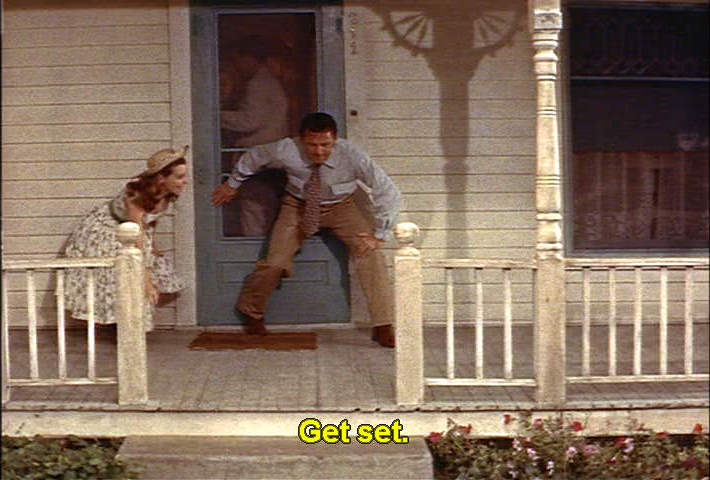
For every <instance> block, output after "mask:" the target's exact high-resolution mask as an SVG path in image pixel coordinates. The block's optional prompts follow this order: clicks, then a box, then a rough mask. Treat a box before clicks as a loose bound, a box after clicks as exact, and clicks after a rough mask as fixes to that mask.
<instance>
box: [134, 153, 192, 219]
mask: <svg viewBox="0 0 710 480" xmlns="http://www.w3.org/2000/svg"><path fill="white" fill-rule="evenodd" d="M186 164H187V161H186V160H185V159H184V158H178V159H177V160H175V161H173V162H171V163H169V164H168V165H166V166H165V167H164V168H163V169H162V170H160V171H159V172H156V173H154V174H152V175H141V176H140V177H138V178H137V179H136V180H133V181H132V182H128V184H127V185H126V191H127V193H128V197H129V198H130V199H131V201H132V202H133V203H134V204H136V205H137V206H139V207H140V208H142V209H143V210H145V211H146V212H152V211H153V209H154V208H155V206H156V205H157V204H158V202H159V201H160V199H159V198H158V195H160V194H161V193H162V192H160V191H159V190H158V175H162V176H163V177H167V176H168V175H170V174H172V173H173V169H174V168H175V167H177V166H178V165H186ZM164 198H166V199H167V200H168V201H169V202H174V201H175V200H176V199H177V195H175V194H174V193H168V195H167V196H166V197H164Z"/></svg>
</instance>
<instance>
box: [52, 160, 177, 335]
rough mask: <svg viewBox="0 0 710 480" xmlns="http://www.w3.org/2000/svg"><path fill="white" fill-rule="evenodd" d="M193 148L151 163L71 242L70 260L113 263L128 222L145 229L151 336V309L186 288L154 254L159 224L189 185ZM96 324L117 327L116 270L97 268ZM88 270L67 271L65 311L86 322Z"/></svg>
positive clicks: (147, 313) (143, 244) (143, 245)
mask: <svg viewBox="0 0 710 480" xmlns="http://www.w3.org/2000/svg"><path fill="white" fill-rule="evenodd" d="M187 149H188V147H187V146H185V147H183V148H182V149H180V150H173V149H171V148H167V149H164V150H160V151H158V152H156V153H154V154H153V155H152V156H151V157H150V158H149V159H148V167H147V169H146V170H145V171H144V172H143V173H141V174H140V175H139V176H138V177H136V178H134V179H131V180H130V181H129V182H128V183H127V184H126V186H125V187H124V188H123V190H122V191H121V193H120V194H119V195H118V196H116V197H115V198H114V199H112V200H110V201H108V202H106V203H104V204H102V205H98V206H97V207H95V208H94V209H93V210H91V212H89V214H88V215H87V216H86V217H84V219H83V220H82V221H81V223H80V224H79V225H78V226H77V227H76V229H74V232H73V233H72V234H71V235H70V236H69V239H68V241H67V245H66V247H65V253H66V256H67V257H111V256H115V255H117V254H118V251H119V249H120V248H121V244H120V242H119V241H118V239H117V237H116V231H117V228H118V226H119V225H120V224H121V223H123V222H135V223H137V224H138V225H140V227H141V232H142V235H141V238H140V240H139V242H138V247H139V248H140V249H141V250H142V251H143V261H144V265H145V292H146V299H145V300H146V301H145V304H144V308H143V312H144V313H143V318H144V321H145V326H146V331H150V330H152V328H153V322H152V318H153V315H152V313H153V312H152V306H153V305H156V304H157V303H158V299H159V296H160V294H171V293H176V292H178V291H179V290H181V289H182V288H183V284H182V281H181V280H180V279H179V278H178V277H177V276H176V275H175V273H174V271H173V267H172V264H171V262H170V260H169V259H168V258H167V257H164V256H162V255H160V254H158V253H157V252H156V251H154V248H153V234H154V232H155V224H156V222H157V220H158V218H160V217H161V216H162V215H163V214H165V213H166V211H167V210H168V208H169V207H170V206H171V205H172V204H173V202H175V200H177V198H178V196H179V195H180V193H182V190H183V188H184V187H185V184H186V183H187V162H186V160H185V154H186V153H187ZM95 278H96V282H95V296H94V318H95V320H96V323H100V324H110V323H116V318H115V316H114V301H115V298H116V278H115V273H114V269H112V268H98V269H96V272H95ZM87 283H88V274H87V271H86V270H85V269H78V268H72V269H68V270H67V274H66V288H65V305H66V308H67V309H68V310H69V311H71V314H72V316H73V317H74V318H78V319H81V320H87V318H88V316H87V305H86V290H87Z"/></svg>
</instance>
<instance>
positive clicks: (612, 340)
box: [609, 267, 616, 377]
mask: <svg viewBox="0 0 710 480" xmlns="http://www.w3.org/2000/svg"><path fill="white" fill-rule="evenodd" d="M609 376H611V377H614V376H616V269H615V268H614V267H611V268H609Z"/></svg>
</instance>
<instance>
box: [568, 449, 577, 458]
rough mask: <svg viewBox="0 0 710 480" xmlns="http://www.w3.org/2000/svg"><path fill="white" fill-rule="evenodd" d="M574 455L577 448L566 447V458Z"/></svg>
mask: <svg viewBox="0 0 710 480" xmlns="http://www.w3.org/2000/svg"><path fill="white" fill-rule="evenodd" d="M575 455H577V449H576V448H574V447H569V448H568V449H567V458H572V457H574V456H575Z"/></svg>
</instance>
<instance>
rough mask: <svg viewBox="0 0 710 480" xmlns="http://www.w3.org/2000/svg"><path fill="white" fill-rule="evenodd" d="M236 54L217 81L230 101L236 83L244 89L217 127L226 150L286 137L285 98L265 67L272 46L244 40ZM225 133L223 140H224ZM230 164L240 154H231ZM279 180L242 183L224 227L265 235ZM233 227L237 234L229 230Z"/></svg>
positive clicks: (257, 38) (269, 178)
mask: <svg viewBox="0 0 710 480" xmlns="http://www.w3.org/2000/svg"><path fill="white" fill-rule="evenodd" d="M238 46H239V51H238V53H237V55H236V56H235V58H234V60H233V61H231V62H225V65H224V72H222V73H223V74H222V75H221V77H220V90H221V92H220V95H221V97H222V98H225V99H226V98H229V97H230V96H231V94H232V91H233V90H235V88H234V87H235V84H236V83H239V84H242V85H244V86H243V94H242V95H241V96H240V98H239V100H238V102H237V104H236V106H235V107H236V108H230V109H223V110H222V111H221V112H220V122H221V128H222V132H223V138H224V139H228V140H227V141H226V142H225V141H224V140H223V142H222V144H223V145H225V146H230V147H231V146H239V147H252V146H254V145H260V144H263V143H267V142H273V141H275V140H278V139H280V138H283V137H285V136H286V135H288V133H289V132H288V123H289V122H288V98H287V96H286V92H285V90H284V88H283V86H282V85H281V82H280V81H279V79H278V78H277V77H276V75H274V74H273V73H272V71H271V69H270V68H269V66H268V64H269V61H272V62H276V61H277V58H276V57H277V55H276V52H277V48H276V47H275V45H274V44H273V42H270V41H268V40H267V39H266V38H263V37H260V36H258V35H249V36H246V37H243V38H241V39H240V40H239V42H238ZM225 134H226V135H225ZM234 157H235V161H236V160H237V159H238V158H239V154H238V153H235V154H234ZM279 179H280V177H278V176H274V175H268V174H264V175H258V176H256V177H254V178H252V179H250V180H249V181H248V182H246V183H245V184H244V185H243V187H242V189H241V192H240V195H239V200H238V202H237V203H238V205H236V206H235V207H236V208H232V209H228V210H226V211H225V212H224V218H225V227H226V228H227V229H229V230H228V231H229V233H231V234H233V233H238V235H239V236H261V235H266V234H267V233H268V230H269V226H270V225H271V223H272V221H273V219H274V218H275V217H276V213H277V212H278V209H279V204H280V201H279V195H280V191H281V188H282V184H281V183H280V182H279ZM237 225H238V229H237V230H236V232H234V231H233V229H234V227H235V226H237Z"/></svg>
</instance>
